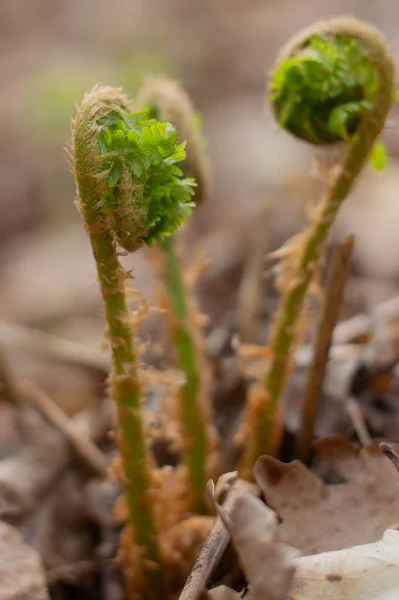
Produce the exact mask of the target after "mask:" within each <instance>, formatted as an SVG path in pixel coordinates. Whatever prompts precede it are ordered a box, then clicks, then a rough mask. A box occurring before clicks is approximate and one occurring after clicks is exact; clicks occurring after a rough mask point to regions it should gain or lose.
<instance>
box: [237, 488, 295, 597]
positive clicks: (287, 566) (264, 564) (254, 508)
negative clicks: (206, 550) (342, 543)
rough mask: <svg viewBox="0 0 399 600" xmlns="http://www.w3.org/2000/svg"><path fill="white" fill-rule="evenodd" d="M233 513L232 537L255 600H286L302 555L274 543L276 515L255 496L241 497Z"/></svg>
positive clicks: (245, 495) (238, 498)
mask: <svg viewBox="0 0 399 600" xmlns="http://www.w3.org/2000/svg"><path fill="white" fill-rule="evenodd" d="M229 512H230V522H231V526H230V535H231V539H232V542H233V546H234V548H235V550H236V552H237V555H238V559H239V561H240V564H241V567H242V570H243V571H244V574H245V577H246V579H247V581H248V583H249V584H250V590H251V600H286V597H287V593H288V590H289V587H290V585H291V579H292V576H293V574H294V569H295V567H294V559H295V558H297V556H298V555H299V552H298V551H297V550H295V549H294V548H290V547H289V546H286V545H283V544H281V543H278V542H275V541H274V537H275V534H276V529H277V523H278V521H277V517H276V515H275V513H274V512H273V511H272V510H270V508H268V507H267V506H265V504H264V503H263V502H262V501H261V500H259V498H256V497H255V496H253V495H252V494H242V495H240V496H238V497H237V498H236V499H235V501H234V503H233V506H232V508H231V509H230V511H229Z"/></svg>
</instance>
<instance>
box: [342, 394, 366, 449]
mask: <svg viewBox="0 0 399 600" xmlns="http://www.w3.org/2000/svg"><path fill="white" fill-rule="evenodd" d="M346 408H347V411H348V414H349V417H350V420H351V421H352V425H353V429H354V430H355V431H356V435H357V437H358V438H359V440H360V443H361V444H362V446H363V447H364V448H367V446H369V445H370V444H371V441H372V440H371V436H370V434H369V432H368V429H367V427H366V423H365V422H364V418H363V414H362V410H361V408H360V406H359V402H358V401H357V400H356V398H348V401H347V403H346Z"/></svg>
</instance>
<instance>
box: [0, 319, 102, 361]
mask: <svg viewBox="0 0 399 600" xmlns="http://www.w3.org/2000/svg"><path fill="white" fill-rule="evenodd" d="M0 343H1V344H2V345H4V346H5V347H7V348H9V347H13V348H22V349H23V350H28V351H30V352H35V353H39V354H42V355H44V356H50V357H51V358H53V359H56V360H60V361H62V362H65V363H69V364H72V365H78V366H83V367H88V368H91V369H96V370H98V371H101V372H105V373H108V372H109V365H110V360H109V358H108V356H107V355H105V354H100V353H99V352H98V351H97V350H95V349H94V348H91V347H90V346H85V345H84V344H78V343H77V342H71V341H69V340H64V339H62V338H60V337H58V336H56V335H53V334H51V333H45V332H44V331H39V330H38V329H33V328H32V327H27V326H25V325H16V324H15V323H13V324H11V323H0Z"/></svg>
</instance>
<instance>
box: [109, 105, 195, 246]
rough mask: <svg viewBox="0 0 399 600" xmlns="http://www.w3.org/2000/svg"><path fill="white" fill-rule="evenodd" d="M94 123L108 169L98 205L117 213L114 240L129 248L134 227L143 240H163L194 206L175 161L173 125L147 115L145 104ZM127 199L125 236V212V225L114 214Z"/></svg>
mask: <svg viewBox="0 0 399 600" xmlns="http://www.w3.org/2000/svg"><path fill="white" fill-rule="evenodd" d="M98 125H99V127H100V132H99V151H100V155H101V156H102V157H103V161H104V162H103V167H104V169H105V170H106V171H107V172H108V175H107V180H106V183H107V185H106V188H105V190H104V193H103V201H104V209H105V211H106V212H107V213H108V214H111V215H117V216H118V218H117V219H115V222H114V226H115V230H116V233H117V235H118V241H119V242H120V243H121V245H122V246H124V247H126V249H127V250H130V249H131V246H137V239H136V237H137V233H138V232H140V237H141V238H142V239H141V241H142V242H144V243H145V244H147V245H151V244H152V243H153V241H154V240H156V241H162V240H164V239H165V238H166V237H168V236H170V235H171V234H172V233H174V232H175V231H176V230H177V228H178V227H179V226H180V225H181V224H182V223H184V221H185V219H186V217H187V216H188V215H189V214H190V213H191V211H192V209H193V207H194V203H193V202H192V201H191V196H192V195H193V193H194V192H193V188H194V187H195V185H196V184H195V182H194V180H193V179H191V178H184V177H183V172H182V170H181V169H179V168H178V167H177V166H176V163H179V162H181V161H184V159H185V156H186V153H185V150H184V147H185V142H183V143H181V144H178V142H177V133H176V130H175V128H174V127H173V126H172V125H171V124H170V123H160V122H158V121H156V120H155V119H151V118H149V111H148V110H142V111H139V112H135V113H130V114H129V113H125V112H123V111H116V110H114V111H111V112H110V113H108V114H107V115H106V116H104V117H102V118H101V119H100V120H99V122H98ZM129 204H130V205H131V214H130V218H131V219H132V221H133V222H135V223H136V227H135V228H133V230H134V231H133V232H132V239H131V240H130V241H129V237H130V232H129V223H128V220H129V215H126V216H127V219H126V223H125V225H126V227H125V226H124V224H123V223H120V219H119V216H120V214H121V209H128V205H129ZM138 217H139V218H140V223H137V220H138Z"/></svg>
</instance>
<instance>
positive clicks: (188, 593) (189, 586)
mask: <svg viewBox="0 0 399 600" xmlns="http://www.w3.org/2000/svg"><path fill="white" fill-rule="evenodd" d="M248 485H249V484H248V483H247V482H245V481H242V480H238V481H236V483H234V484H233V485H232V487H231V489H230V491H229V492H228V494H227V497H226V500H225V502H224V503H223V509H224V510H225V511H227V512H228V511H229V510H230V509H231V507H232V506H233V504H234V500H235V498H236V497H237V496H240V495H241V494H242V492H243V486H244V488H245V491H248ZM229 542H230V534H229V532H228V531H227V529H226V527H225V525H224V524H223V521H222V519H221V518H220V517H219V516H218V517H216V519H215V522H214V524H213V526H212V529H211V531H210V532H209V535H208V539H207V541H206V542H205V545H204V547H203V548H202V551H201V554H200V555H199V557H198V558H197V561H196V563H195V565H194V567H193V570H192V571H191V573H190V575H189V576H188V579H187V581H186V583H185V586H184V588H183V591H182V592H181V594H180V597H179V600H199V598H201V596H202V594H203V591H204V589H205V587H206V584H207V583H208V581H209V580H210V578H211V576H212V574H213V573H214V571H215V569H216V567H217V566H218V564H219V562H220V560H221V558H222V557H223V554H224V553H225V551H226V548H227V546H228V544H229Z"/></svg>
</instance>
